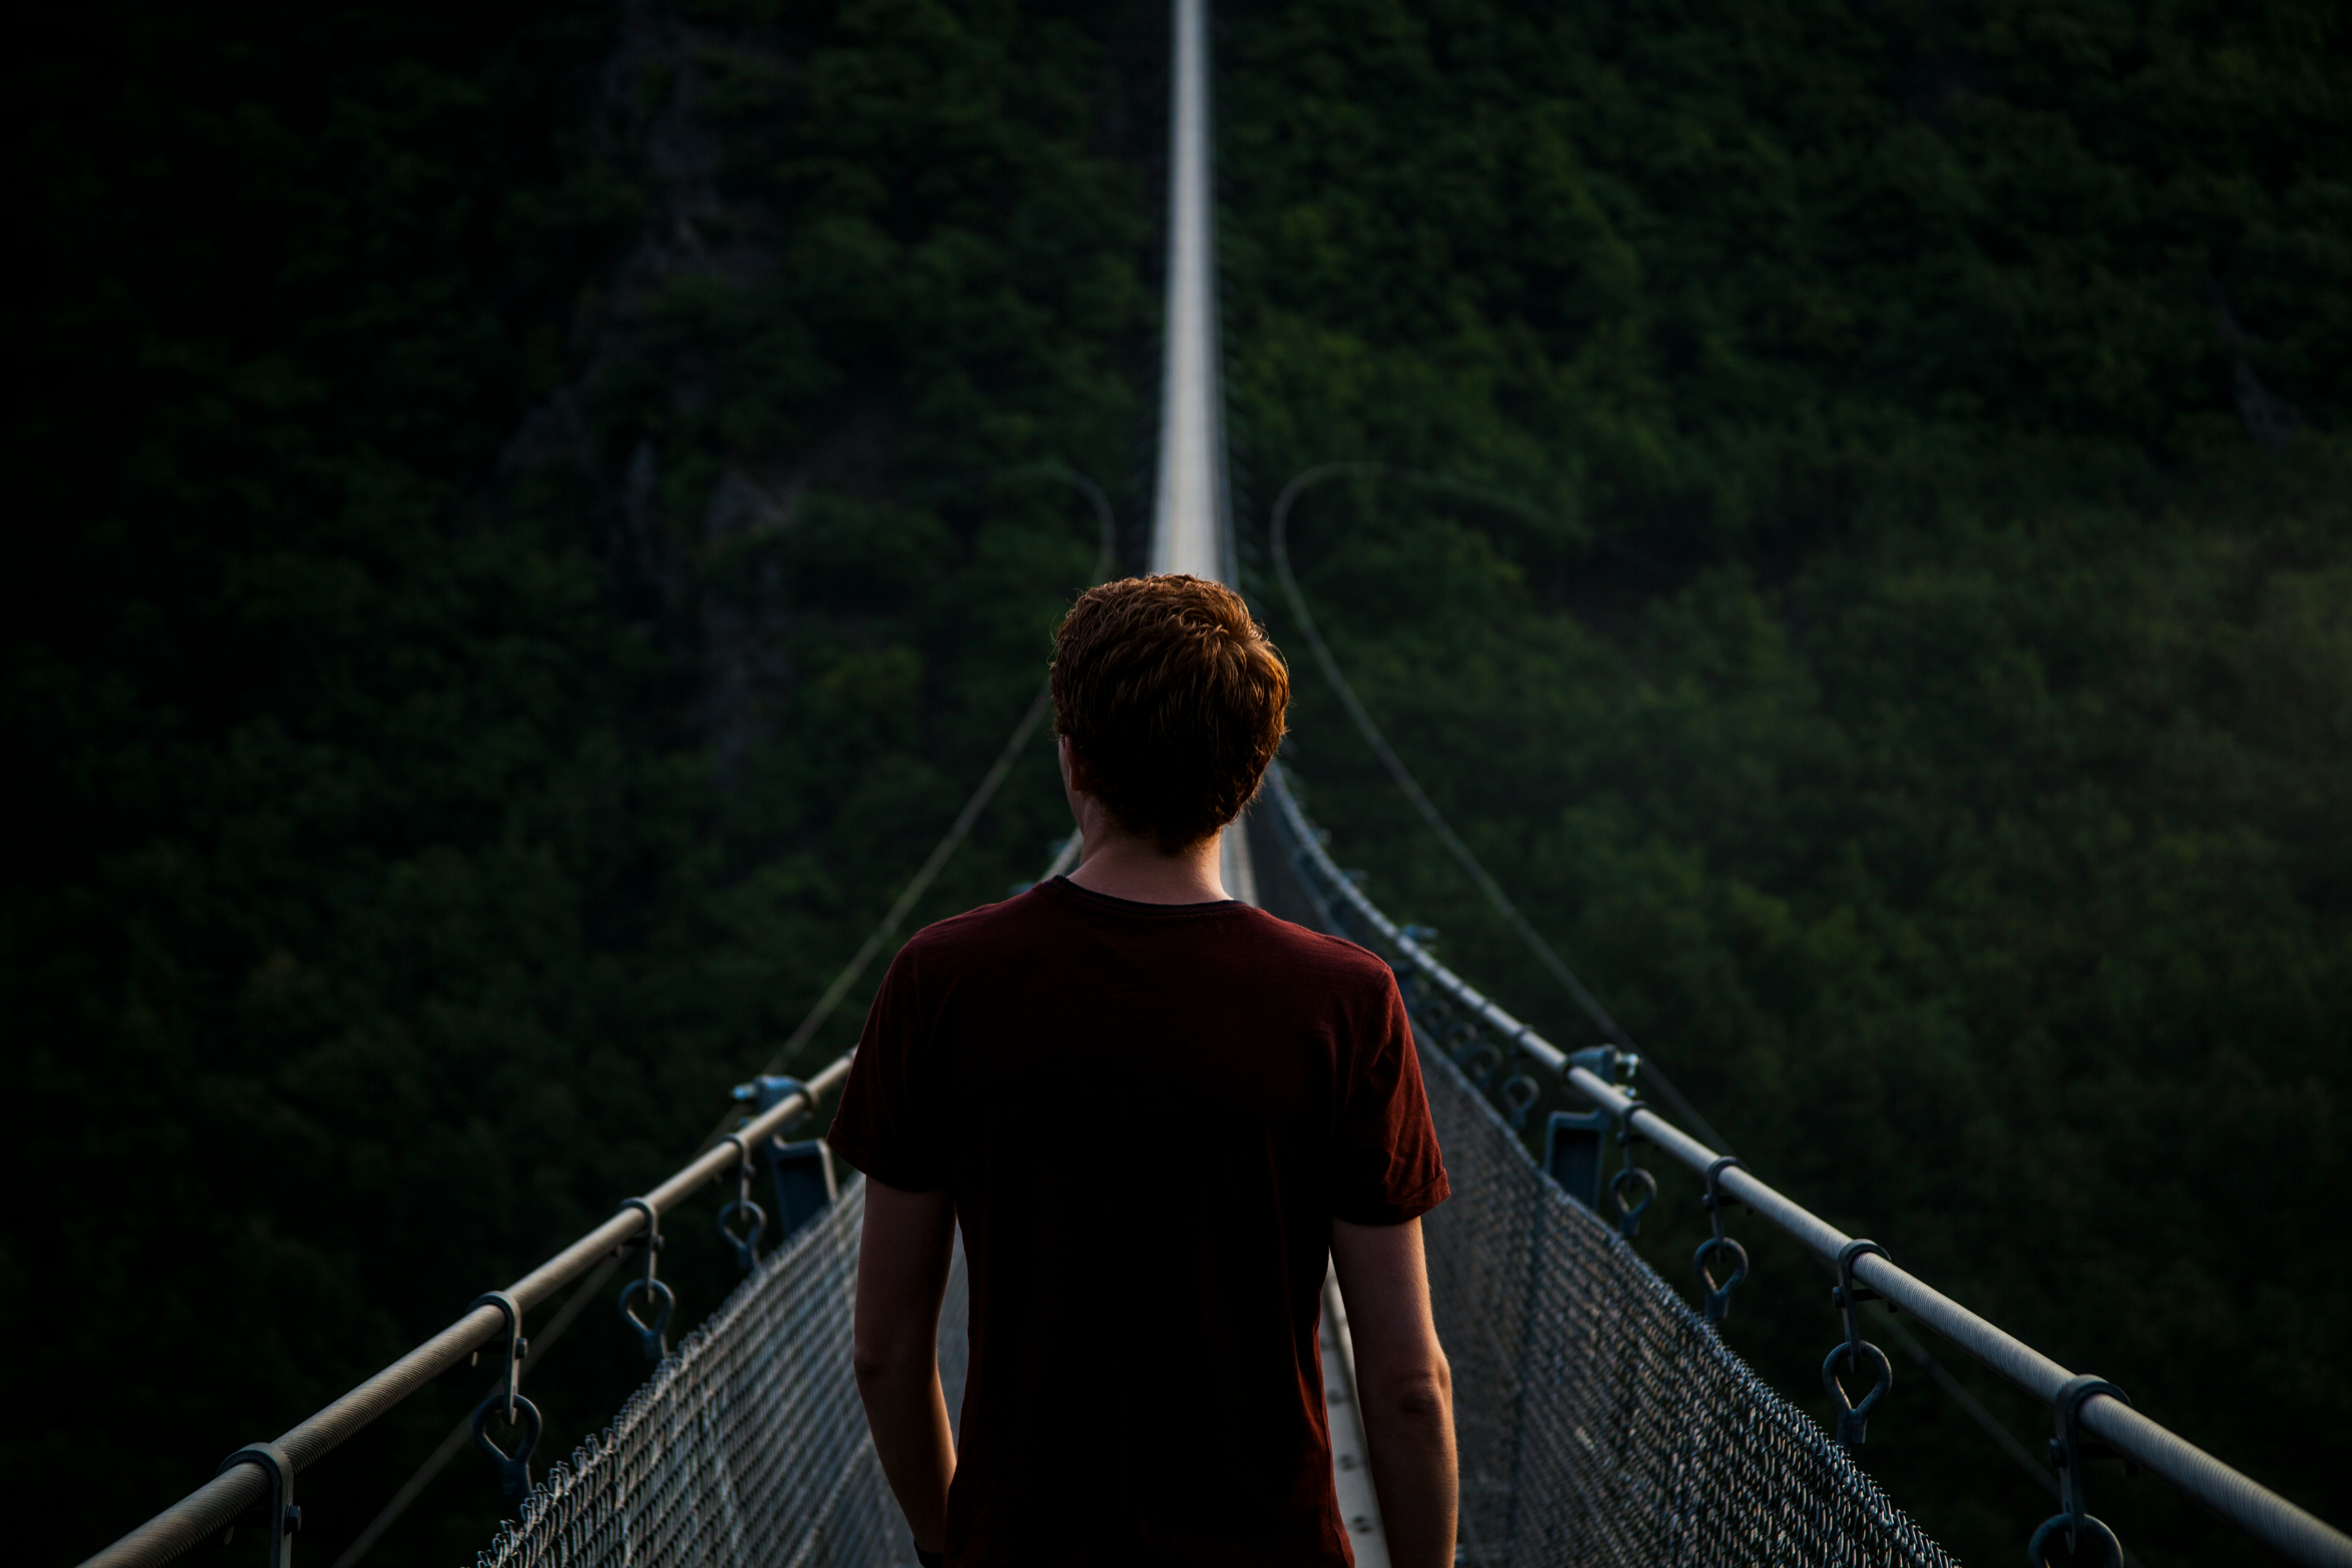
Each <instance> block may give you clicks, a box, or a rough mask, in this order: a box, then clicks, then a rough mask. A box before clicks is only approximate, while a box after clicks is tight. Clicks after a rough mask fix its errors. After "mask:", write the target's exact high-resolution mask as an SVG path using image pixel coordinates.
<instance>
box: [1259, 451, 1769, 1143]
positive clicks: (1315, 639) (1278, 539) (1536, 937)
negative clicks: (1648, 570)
mask: <svg viewBox="0 0 2352 1568" xmlns="http://www.w3.org/2000/svg"><path fill="white" fill-rule="evenodd" d="M1349 477H1359V478H1363V477H1369V478H1375V479H1402V480H1404V481H1405V482H1406V483H1408V484H1417V485H1422V486H1424V487H1425V488H1428V489H1437V490H1443V491H1444V492H1446V493H1448V494H1450V495H1458V496H1463V497H1465V498H1467V499H1469V500H1475V501H1479V502H1481V503H1483V504H1485V505H1487V506H1493V507H1498V508H1501V509H1502V510H1507V511H1515V512H1517V513H1518V514H1520V515H1521V516H1524V517H1532V518H1537V519H1539V520H1542V521H1552V520H1551V519H1549V517H1548V516H1547V514H1545V513H1544V512H1542V511H1540V510H1538V509H1536V508H1534V507H1531V506H1528V504H1527V503H1526V502H1524V501H1519V500H1514V499H1512V498H1510V497H1508V496H1501V495H1496V494H1495V493H1493V492H1492V491H1488V490H1485V489H1480V488H1478V487H1477V486H1475V485H1470V484H1465V483H1464V482H1462V481H1461V480H1459V479H1447V478H1445V477H1444V476H1443V475H1439V474H1424V473H1421V472H1419V471H1417V470H1414V469H1412V468H1392V467H1391V466H1390V465H1389V464H1386V463H1324V464H1321V465H1319V466H1318V467H1316V468H1308V469H1307V470H1306V471H1305V472H1304V473H1301V474H1299V475H1297V477H1296V478H1294V479H1292V480H1291V481H1290V482H1289V483H1288V484H1286V485H1285V486H1284V487H1283V488H1282V493H1281V495H1279V496H1278V497H1276V500H1275V503H1274V511H1273V514H1272V515H1271V517H1270V518H1269V519H1268V521H1267V524H1266V532H1267V535H1268V538H1269V542H1271V544H1272V546H1273V552H1274V571H1275V575H1276V577H1277V578H1279V579H1280V580H1281V583H1282V592H1283V596H1284V597H1285V598H1286V599H1287V600H1289V602H1290V613H1291V615H1292V616H1294V617H1296V618H1297V622H1298V629H1299V630H1300V631H1302V632H1304V633H1306V634H1307V647H1308V648H1309V649H1310V650H1312V652H1313V653H1314V655H1315V662H1316V664H1317V665H1318V667H1319V668H1321V669H1322V671H1323V678H1324V679H1326V680H1328V681H1329V682H1330V683H1331V689H1333V690H1334V691H1336V692H1338V693H1339V702H1340V705H1341V706H1343V707H1344V708H1346V709H1347V710H1348V717H1349V718H1350V719H1351V720H1353V721H1355V725H1356V729H1357V731H1358V732H1359V733H1360V734H1361V735H1362V736H1363V737H1364V740H1365V742H1366V743H1367V744H1369V745H1370V747H1371V748H1372V754H1373V755H1374V756H1376V757H1378V758H1379V759H1380V761H1381V766H1382V767H1383V768H1386V769H1387V770H1388V774H1389V777H1390V778H1391V779H1392V780H1394V781H1395V783H1396V786H1397V788H1398V789H1399V790H1400V791H1401V792H1402V794H1403V795H1404V797H1405V798H1406V799H1407V800H1409V801H1411V802H1412V808H1413V810H1415V811H1417V812H1419V813H1420V814H1421V819H1422V821H1423V822H1425V823H1427V824H1428V825H1429V827H1430V830H1431V831H1432V832H1433V833H1435V834H1436V835H1437V838H1438V842H1440V843H1441V844H1443V845H1444V846H1445V851H1446V853H1447V854H1449V855H1451V856H1453V857H1454V863H1455V864H1456V865H1458V866H1460V867H1461V868H1462V869H1463V870H1464V871H1465V873H1467V874H1468V876H1469V878H1470V880H1471V881H1472V882H1473V883H1475V884H1476V886H1477V889H1478V890H1479V891H1480V892H1481V893H1484V894H1485V895H1486V901H1487V902H1488V903H1489V904H1491V905H1493V906H1494V908H1495V912H1496V913H1497V914H1499V915H1501V916H1502V917H1503V919H1504V921H1506V922H1507V924H1508V925H1509V926H1510V928H1511V930H1512V931H1515V932H1517V934H1518V938H1519V940H1520V941H1521V942H1525V943H1526V944H1527V947H1528V952H1532V953H1534V954H1535V956H1536V960H1537V962H1538V963H1541V964H1542V965H1543V966H1544V968H1546V969H1547V970H1549V971H1550V973H1551V976H1552V978H1553V979H1555V980H1557V981H1559V984H1560V985H1561V987H1562V988H1563V989H1565V990H1566V991H1567V992H1568V994H1569V995H1570V996H1571V997H1573V998H1574V999H1575V1002H1576V1005H1578V1006H1579V1007H1580V1008H1582V1009H1583V1011H1584V1016H1586V1017H1588V1018H1590V1019H1591V1020H1592V1022H1593V1025H1594V1026H1596V1027H1598V1028H1599V1029H1600V1030H1601V1034H1602V1035H1603V1036H1605V1037H1607V1038H1608V1039H1609V1040H1610V1041H1612V1043H1614V1044H1615V1045H1617V1046H1618V1047H1621V1048H1622V1049H1624V1050H1626V1051H1628V1052H1632V1053H1633V1054H1634V1055H1636V1056H1637V1057H1639V1058H1640V1060H1641V1068H1640V1070H1641V1071H1642V1072H1643V1074H1645V1075H1647V1077H1648V1078H1649V1079H1650V1081H1651V1083H1653V1084H1654V1085H1655V1086H1656V1088H1657V1090H1658V1092H1659V1094H1661V1095H1663V1096H1664V1098H1665V1100H1666V1102H1667V1103H1668V1104H1669V1105H1672V1106H1673V1107H1674V1108H1675V1110H1676V1111H1677V1112H1679V1113H1680V1114H1681V1116H1682V1118H1683V1120H1685V1121H1688V1122H1689V1123H1690V1124H1691V1125H1692V1126H1694V1127H1696V1128H1697V1129H1698V1130H1699V1131H1700V1132H1701V1133H1703V1134H1704V1135H1705V1136H1706V1141H1707V1142H1710V1143H1712V1144H1714V1145H1715V1146H1716V1147H1717V1149H1720V1150H1722V1151H1724V1152H1730V1148H1731V1145H1730V1142H1728V1141H1727V1139H1726V1138H1725V1137H1724V1136H1723V1134H1722V1133H1720V1132H1718V1131H1716V1130H1715V1129H1714V1127H1712V1126H1711V1125H1709V1124H1708V1122H1707V1120H1706V1117H1705V1116H1703V1115H1701V1114H1700V1113H1699V1110H1698V1107H1696V1106H1695V1105H1693V1104H1692V1103H1691V1102H1690V1100H1688V1098H1686V1097H1685V1095H1684V1093H1683V1091H1682V1090H1681V1089H1677V1088H1676V1087H1675V1082H1674V1080H1673V1079H1670V1078H1668V1077H1667V1076H1666V1073H1665V1069H1664V1068H1661V1067H1660V1066H1658V1064H1657V1063H1656V1062H1655V1061H1654V1059H1652V1058H1651V1057H1650V1056H1649V1055H1648V1054H1647V1053H1645V1052H1643V1051H1641V1050H1640V1049H1639V1047H1636V1046H1635V1045H1634V1044H1633V1037H1632V1036H1631V1035H1628V1034H1627V1033H1626V1032H1625V1030H1624V1027H1623V1026H1622V1025H1620V1024H1619V1023H1618V1022H1617V1020H1616V1019H1615V1018H1613V1017H1612V1016H1610V1014H1609V1010H1608V1009H1607V1008H1605V1007H1603V1006H1601V1002H1600V999H1599V998H1598V997H1596V996H1594V995H1593V994H1592V993H1591V990H1589V989H1588V988H1587V987H1586V986H1585V984H1584V982H1583V981H1581V980H1580V979H1578V978H1577V975H1576V971H1574V970H1572V969H1570V967H1569V966H1568V961H1567V960H1566V959H1564V958H1562V957H1560V955H1559V950H1558V949H1557V948H1555V947H1553V946H1552V944H1551V943H1550V942H1547V941H1546V940H1544V936H1543V933H1542V932H1540V931H1537V930H1536V928H1535V927H1534V926H1533V925H1532V924H1530V923H1529V922H1528V918H1527V916H1525V915H1523V914H1521V913H1520V912H1519V907H1518V905H1517V904H1515V903H1513V902H1512V901H1511V899H1510V896H1509V895H1508V894H1507V893H1505V892H1504V891H1503V889H1502V886H1501V884H1499V883H1497V882H1496V880H1495V879H1494V877H1493V876H1492V875H1491V874H1489V873H1488V871H1487V869H1486V866H1485V865H1484V864H1483V863H1482V862H1481V861H1480V860H1479V858H1478V857H1477V856H1476V855H1475V854H1474V853H1472V851H1471V848H1470V846H1469V845H1467V844H1465V843H1464V842H1463V841H1462V836H1461V835H1460V834H1458V833H1456V832H1454V825H1453V824H1452V823H1450V822H1448V821H1446V819H1445V815H1444V813H1443V812H1441V811H1439V810H1438V809H1437V804H1436V802H1434V801H1433V800H1431V799H1430V798H1429V792H1428V791H1426V790H1424V789H1423V788H1422V787H1421V781H1420V780H1419V779H1417V778H1415V777H1414V776H1413V773H1412V769H1410V768H1408V767H1406V766H1405V764H1404V759H1403V758H1402V757H1400V756H1398V755H1397V753H1396V749H1395V748H1394V747H1393V746H1391V745H1390V744H1389V742H1388V737H1387V736H1385V735H1384V734H1382V733H1381V727H1380V726H1379V725H1378V724H1376V723H1374V722H1373V721H1372V716H1371V714H1370V711H1368V710H1366V709H1365V707H1364V704H1363V700H1362V699H1360V698H1359V697H1358V696H1357V695H1356V689H1355V688H1354V687H1353V686H1351V685H1349V683H1348V678H1347V677H1346V676H1345V675H1344V674H1342V673H1340V669H1339V660H1338V659H1337V658H1334V657H1333V656H1332V653H1331V648H1330V645H1329V644H1328V643H1326V642H1325V641H1324V640H1323V633H1322V631H1321V630H1320V629H1319V628H1318V626H1316V624H1315V613H1314V612H1313V611H1312V610H1309V609H1308V608H1307V595H1304V594H1303V593H1301V592H1300V591H1299V588H1298V579H1297V576H1296V575H1295V574H1293V573H1292V572H1291V569H1290V509H1291V507H1292V505H1293V504H1295V503H1296V502H1297V500H1298V498H1299V497H1300V496H1302V495H1304V494H1305V493H1306V492H1307V491H1308V490H1310V489H1314V488H1315V487H1316V486H1317V485H1319V484H1322V483H1323V482H1324V481H1326V480H1328V479H1342V478H1349Z"/></svg>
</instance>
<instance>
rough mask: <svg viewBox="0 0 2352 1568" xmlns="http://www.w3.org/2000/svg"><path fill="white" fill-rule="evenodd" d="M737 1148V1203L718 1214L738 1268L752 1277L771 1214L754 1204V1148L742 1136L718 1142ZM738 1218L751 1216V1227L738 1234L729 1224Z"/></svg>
mask: <svg viewBox="0 0 2352 1568" xmlns="http://www.w3.org/2000/svg"><path fill="white" fill-rule="evenodd" d="M719 1142H721V1143H732V1144H734V1145H735V1153H736V1156H737V1159H736V1165H735V1173H736V1181H735V1201H734V1202H733V1203H731V1204H729V1205H727V1206H726V1207H724V1208H722V1209H720V1210H719V1236H720V1237H722V1238H723V1239H724V1240H725V1241H726V1243H727V1245H728V1246H730V1247H733V1248H734V1249H735V1264H736V1267H738V1268H740V1269H742V1270H743V1272H744V1273H746V1274H749V1273H750V1272H751V1270H752V1269H754V1268H758V1267H759V1266H760V1236H761V1232H763V1231H765V1230H766V1229H767V1228H768V1211H767V1210H765V1209H763V1208H761V1206H760V1205H758V1204H755V1203H753V1202H752V1201H751V1145H750V1144H749V1143H746V1142H744V1141H743V1135H742V1134H741V1133H740V1132H730V1133H728V1134H727V1135H726V1136H724V1137H722V1138H721V1139H719ZM734 1215H749V1216H751V1223H750V1224H749V1225H748V1226H746V1227H745V1228H744V1229H742V1230H740V1231H739V1230H737V1229H736V1228H735V1227H734V1226H732V1225H730V1224H729V1223H728V1222H729V1220H730V1219H731V1218H732V1217H733V1216H734Z"/></svg>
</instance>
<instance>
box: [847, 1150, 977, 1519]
mask: <svg viewBox="0 0 2352 1568" xmlns="http://www.w3.org/2000/svg"><path fill="white" fill-rule="evenodd" d="M954 1247H955V1204H954V1203H953V1201H952V1200H950V1198H949V1196H948V1194H945V1193H902V1192H900V1191H898V1189H897V1188H895V1187H886V1186H884V1185H883V1184H881V1183H879V1182H877V1181H876V1180H875V1179H874V1178H873V1177H871V1176H868V1177H866V1228H865V1232H864V1238H863V1239H862V1240H861V1241H860V1242H859V1244H858V1254H857V1320H856V1343H855V1348H854V1349H853V1351H852V1352H851V1355H850V1364H851V1365H852V1366H853V1367H855V1368H856V1373H857V1397H858V1398H859V1399H860V1400H862V1401H863V1402H864V1403H865V1405H866V1425H867V1426H869V1427H871V1428H872V1429H873V1432H874V1451H875V1454H876V1455H877V1457H878V1458H880V1459H881V1461H882V1473H883V1475H884V1476H886V1477H887V1478H888V1479H889V1482H890V1490H891V1491H892V1492H893V1493H894V1494H896V1496H897V1497H898V1506H899V1507H900V1508H901V1509H904V1510H906V1514H907V1523H908V1526H909V1527H910V1528H911V1529H912V1530H913V1531H914V1533H915V1544H916V1545H918V1546H919V1547H921V1548H922V1549H923V1550H924V1551H926V1552H938V1551H940V1550H941V1549H942V1548H944V1547H945V1546H946V1544H947V1533H948V1482H949V1481H950V1480H951V1479H954V1477H955V1439H954V1437H953V1436H952V1434H951V1433H950V1428H949V1426H948V1402H947V1396H946V1394H943V1393H941V1392H940V1357H939V1342H940V1298H941V1297H943V1296H944V1295H945V1294H946V1293H947V1285H948V1264H949V1262H950V1260H951V1258H952V1257H953V1255H954Z"/></svg>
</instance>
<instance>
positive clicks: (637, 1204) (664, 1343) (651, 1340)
mask: <svg viewBox="0 0 2352 1568" xmlns="http://www.w3.org/2000/svg"><path fill="white" fill-rule="evenodd" d="M621 1207H622V1208H624V1209H642V1210H643V1211H645V1216H646V1274H645V1278H644V1279H632V1280H630V1281H629V1282H628V1283H627V1284H626V1285H624V1286H622V1287H621V1300H620V1308H621V1321H623V1322H625V1323H626V1324H628V1325H629V1328H630V1330H631V1331H633V1332H635V1335H636V1336H637V1342H638V1343H639V1344H641V1345H643V1346H645V1350H646V1360H647V1361H660V1360H661V1359H662V1358H663V1357H665V1356H667V1355H668V1354H669V1339H668V1336H667V1330H668V1328H669V1316H670V1313H671V1312H672V1311H673V1310H676V1309H677V1294H676V1293H675V1292H673V1291H672V1290H671V1289H670V1288H669V1287H668V1286H667V1285H665V1284H663V1283H662V1282H661V1281H660V1280H658V1279H655V1278H654V1255H655V1254H656V1253H657V1252H659V1251H660V1250H661V1247H662V1238H661V1213H660V1211H659V1210H657V1209H656V1208H655V1207H654V1205H652V1204H650V1203H648V1202H646V1200H645V1199H644V1198H630V1199H628V1200H627V1201H626V1202H625V1203H623V1204H622V1205H621ZM640 1296H643V1297H645V1298H646V1300H647V1301H648V1302H649V1303H651V1305H652V1307H653V1313H654V1315H653V1316H652V1317H651V1318H640V1317H638V1316H637V1315H636V1313H635V1312H633V1311H631V1310H629V1303H630V1302H632V1301H634V1300H636V1299H637V1298H638V1297H640Z"/></svg>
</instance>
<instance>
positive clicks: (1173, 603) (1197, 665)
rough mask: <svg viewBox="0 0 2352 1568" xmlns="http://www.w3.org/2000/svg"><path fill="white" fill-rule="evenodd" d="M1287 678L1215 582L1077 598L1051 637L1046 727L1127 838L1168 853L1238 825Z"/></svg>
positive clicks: (1271, 749) (1276, 724)
mask: <svg viewBox="0 0 2352 1568" xmlns="http://www.w3.org/2000/svg"><path fill="white" fill-rule="evenodd" d="M1289 706H1290V671H1289V669H1288V668H1287V667H1286V666H1285V665H1284V663H1283V662H1282V655H1281V653H1280V652H1279V651H1278V650H1276V647H1275V646H1274V644H1273V643H1271V642H1269V641H1268V640H1267V639H1266V635H1265V628H1264V627H1262V626H1259V625H1258V624H1257V623H1256V622H1255V621H1254V620H1252V619H1251V618H1250V613H1249V606H1248V605H1244V604H1243V603H1242V599H1241V595H1238V594H1236V593H1234V591H1233V590H1232V589H1231V588H1228V587H1226V586H1225V585H1224V584H1222V583H1212V582H1208V581H1205V580H1203V579H1202V578H1199V577H1192V576H1186V575H1182V574H1171V575H1169V576H1162V577H1129V578H1125V579H1123V580H1121V581H1119V582H1117V583H1106V584H1103V585H1102V586H1101V587H1099V588H1093V589H1089V590H1088V591H1087V593H1085V594H1083V595H1080V596H1079V598H1078V602H1077V603H1076V604H1075V605H1071V606H1070V613H1069V614H1068V615H1066V616H1063V617H1062V626H1061V629H1060V630H1059V631H1057V632H1056V633H1055V636H1054V728H1055V732H1056V733H1059V734H1062V735H1066V736H1067V737H1068V738H1069V741H1070V745H1071V749H1072V750H1073V751H1075V752H1076V753H1077V756H1078V757H1079V759H1080V760H1081V761H1082V762H1083V763H1084V764H1085V767H1086V770H1087V782H1088V783H1089V784H1091V786H1092V793H1093V794H1094V795H1095V796H1096V798H1097V799H1098V800H1100V801H1101V802H1102V803H1103V805H1104V807H1105V809H1107V810H1108V812H1109V813H1110V815H1111V816H1112V817H1113V818H1114V819H1115V820H1117V821H1118V825H1119V826H1122V827H1124V828H1126V829H1127V830H1128V831H1129V832H1130V833H1134V834H1139V835H1143V836H1146V837H1150V838H1151V839H1152V840H1153V841H1154V842H1155V843H1156V844H1158V846H1159V847H1160V850H1161V851H1162V852H1163V853H1166V854H1174V853H1175V852H1176V851H1178V850H1180V849H1183V848H1185V847H1189V846H1191V845H1194V844H1198V843H1199V842H1200V841H1201V840H1202V839H1203V838H1206V837H1208V836H1209V835H1211V834H1212V833H1214V832H1216V831H1217V829H1219V828H1221V827H1223V826H1224V825H1225V824H1227V823H1228V822H1231V821H1232V820H1233V819H1234V817H1236V816H1240V815H1241V812H1242V808H1243V807H1244V806H1245V805H1248V804H1249V803H1250V799H1251V797H1252V796H1254V795H1256V794H1257V786H1258V781H1259V780H1261V779H1262V778H1264V777H1265V769H1266V764H1267V763H1271V762H1272V761H1273V760H1274V753H1275V749H1276V747H1278V746H1279V745H1281V744H1282V736H1283V716H1284V714H1285V712H1286V710H1288V708H1289Z"/></svg>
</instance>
